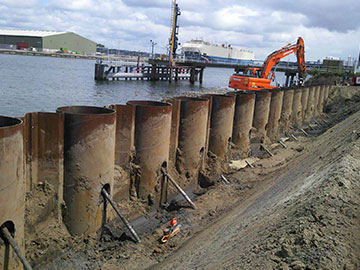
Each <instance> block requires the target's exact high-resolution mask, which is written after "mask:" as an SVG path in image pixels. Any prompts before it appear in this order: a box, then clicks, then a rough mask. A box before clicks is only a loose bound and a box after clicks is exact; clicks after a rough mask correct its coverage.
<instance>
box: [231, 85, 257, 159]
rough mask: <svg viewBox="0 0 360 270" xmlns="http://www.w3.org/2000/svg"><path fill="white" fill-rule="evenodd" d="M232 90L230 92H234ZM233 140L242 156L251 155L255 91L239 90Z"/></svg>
mask: <svg viewBox="0 0 360 270" xmlns="http://www.w3.org/2000/svg"><path fill="white" fill-rule="evenodd" d="M232 93H233V92H230V93H229V94H232ZM234 94H235V95H236V102H235V113H234V125H233V133H232V142H233V143H234V145H235V146H236V148H237V149H238V150H239V152H240V156H241V157H242V158H246V157H248V156H249V155H250V136H251V128H252V123H253V117H254V109H255V93H252V92H237V93H234Z"/></svg>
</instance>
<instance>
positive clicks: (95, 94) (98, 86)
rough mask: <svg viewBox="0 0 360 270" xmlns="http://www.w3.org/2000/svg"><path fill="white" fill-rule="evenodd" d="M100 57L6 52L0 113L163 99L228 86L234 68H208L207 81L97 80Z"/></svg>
mask: <svg viewBox="0 0 360 270" xmlns="http://www.w3.org/2000/svg"><path fill="white" fill-rule="evenodd" d="M94 65H95V60H81V59H64V58H52V57H36V56H21V55H3V54H0V74H1V79H0V115H5V116H23V115H24V114H25V113H27V112H35V111H48V112H53V111H55V109H56V108H57V107H60V106H68V105H94V106H105V105H109V104H123V103H126V101H128V100H132V99H147V100H161V99H163V98H166V97H172V96H177V95H179V94H181V93H183V92H187V91H209V90H217V89H229V90H230V88H227V85H228V81H229V77H230V75H231V74H232V73H233V69H218V68H207V69H206V70H205V73H204V82H203V84H202V85H200V84H199V83H197V82H196V83H195V84H194V85H190V83H189V81H178V82H174V83H171V84H169V82H166V81H162V82H161V81H158V82H148V81H108V82H95V81H94Z"/></svg>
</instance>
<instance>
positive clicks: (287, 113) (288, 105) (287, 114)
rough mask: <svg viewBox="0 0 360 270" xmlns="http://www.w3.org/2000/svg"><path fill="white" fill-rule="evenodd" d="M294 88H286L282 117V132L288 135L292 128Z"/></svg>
mask: <svg viewBox="0 0 360 270" xmlns="http://www.w3.org/2000/svg"><path fill="white" fill-rule="evenodd" d="M293 100H294V89H286V90H284V96H283V103H282V108H281V117H280V133H282V134H285V135H287V133H288V131H289V128H290V120H291V113H292V104H293Z"/></svg>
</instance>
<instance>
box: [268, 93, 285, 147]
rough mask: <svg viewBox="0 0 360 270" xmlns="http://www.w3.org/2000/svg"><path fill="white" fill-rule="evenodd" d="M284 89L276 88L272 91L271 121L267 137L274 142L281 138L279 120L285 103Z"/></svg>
mask: <svg viewBox="0 0 360 270" xmlns="http://www.w3.org/2000/svg"><path fill="white" fill-rule="evenodd" d="M283 96H284V91H282V90H278V89H274V90H272V91H271V102H270V111H269V123H268V128H267V131H266V135H267V137H269V139H270V140H271V141H273V142H275V141H277V140H278V139H279V122H280V117H281V109H282V103H283Z"/></svg>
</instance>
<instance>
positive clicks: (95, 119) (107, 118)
mask: <svg viewBox="0 0 360 270" xmlns="http://www.w3.org/2000/svg"><path fill="white" fill-rule="evenodd" d="M57 112H59V113H63V114H64V201H65V203H66V207H67V212H66V214H65V217H64V222H65V224H66V226H67V228H68V230H69V231H70V233H71V234H73V235H81V234H84V233H92V232H95V231H97V230H98V229H100V228H101V225H102V222H103V219H104V218H105V217H104V204H103V198H102V196H101V194H100V193H101V189H102V188H103V186H104V185H106V184H108V185H109V186H110V193H112V192H113V178H114V158H115V124H116V122H115V120H116V114H115V111H114V110H111V109H106V108H100V107H90V106H69V107H61V108H58V109H57Z"/></svg>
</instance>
